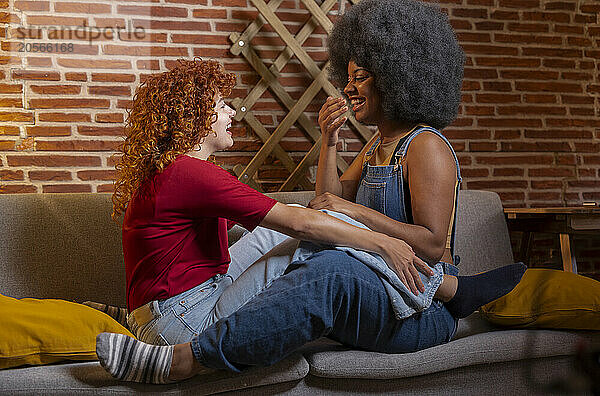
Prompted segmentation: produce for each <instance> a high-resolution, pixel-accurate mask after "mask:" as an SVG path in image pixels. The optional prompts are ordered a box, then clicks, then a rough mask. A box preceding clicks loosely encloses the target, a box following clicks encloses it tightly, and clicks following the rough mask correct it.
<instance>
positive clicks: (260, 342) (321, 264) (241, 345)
mask: <svg viewBox="0 0 600 396" xmlns="http://www.w3.org/2000/svg"><path fill="white" fill-rule="evenodd" d="M457 324H458V321H457V320H455V319H454V318H453V317H452V315H451V314H450V313H449V312H448V310H447V309H446V308H445V307H444V305H443V304H442V303H440V302H439V301H433V302H432V304H431V306H430V307H429V308H428V309H427V310H425V311H423V312H420V313H417V314H414V315H413V316H411V317H409V318H407V319H404V320H396V319H395V317H394V312H393V309H392V306H391V304H390V300H389V297H388V294H387V293H386V291H385V289H384V288H383V286H382V283H381V280H380V279H379V278H378V276H377V275H376V274H375V272H373V271H372V270H371V269H369V268H368V267H367V266H365V265H364V264H363V263H361V262H360V261H358V260H356V259H354V258H353V257H351V256H349V255H347V254H346V253H345V252H342V251H336V250H325V251H321V252H319V253H317V254H315V255H313V256H312V257H311V258H309V259H307V260H306V261H303V262H294V263H293V264H292V265H290V266H289V267H288V270H287V271H286V273H285V274H284V275H283V276H281V277H279V278H277V279H275V280H274V281H273V282H272V284H271V286H270V287H269V288H267V289H266V290H265V291H264V292H262V293H261V294H259V295H258V296H256V297H255V298H253V299H252V300H250V301H249V302H248V303H247V304H246V305H244V306H243V307H241V308H240V309H239V310H237V311H236V312H234V313H233V314H232V315H229V316H228V317H225V318H222V319H220V320H219V321H217V322H216V323H214V324H213V325H211V326H209V327H208V328H207V329H206V330H204V331H203V332H202V333H200V334H199V335H198V336H196V337H194V338H193V340H192V343H191V345H192V351H193V353H194V356H195V358H196V359H197V360H198V361H199V362H200V363H201V364H202V365H204V366H206V367H211V368H215V369H226V370H231V371H235V372H238V371H240V370H242V369H244V368H245V367H248V366H267V365H271V364H274V363H276V362H277V361H279V360H281V359H283V358H284V357H286V356H287V355H289V354H291V353H292V352H294V351H295V350H296V349H298V348H300V347H301V346H303V345H304V344H306V343H307V342H310V341H313V340H316V339H318V338H320V337H322V336H328V337H329V338H332V339H334V340H337V341H339V342H341V343H343V344H346V345H349V346H352V347H354V348H360V349H365V350H369V351H376V352H386V353H404V352H413V351H417V350H421V349H425V348H429V347H432V346H434V345H438V344H442V343H444V342H448V341H450V340H451V338H452V336H453V335H454V333H455V331H456V327H457Z"/></svg>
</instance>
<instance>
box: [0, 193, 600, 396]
mask: <svg viewBox="0 0 600 396" xmlns="http://www.w3.org/2000/svg"><path fill="white" fill-rule="evenodd" d="M313 194H314V193H312V192H294V193H277V194H272V196H273V197H275V198H276V199H278V200H280V201H282V202H297V203H302V204H306V203H307V202H308V201H309V200H310V198H311V197H312V196H313ZM110 210H111V203H110V195H108V194H41V195H36V194H22V195H21V194H18V195H3V196H0V293H2V294H5V295H8V296H12V297H17V298H21V297H35V298H62V299H67V300H74V301H78V302H81V301H84V300H93V301H100V302H106V303H109V304H113V305H120V306H123V305H124V301H125V296H124V289H125V288H124V285H125V279H124V269H123V263H122V261H123V258H122V252H121V240H120V229H119V226H118V225H117V224H115V223H114V222H112V220H111V219H110ZM458 216H459V217H458V219H459V220H458V223H457V240H456V253H457V254H459V255H460V256H461V262H460V265H459V268H460V269H461V273H462V274H472V273H476V272H479V271H483V270H486V269H490V268H494V267H497V266H500V265H504V264H507V263H511V262H512V261H513V260H512V251H511V247H510V241H509V236H508V231H507V228H506V223H505V221H504V215H503V213H502V205H501V203H500V200H499V198H498V196H497V195H496V194H494V193H490V192H484V191H461V193H460V205H459V209H458ZM239 233H240V230H239V228H238V229H233V230H232V231H231V235H230V237H231V239H232V240H235V239H236V238H237V237H239ZM0 320H1V318H0ZM0 336H1V335H0ZM582 341H584V342H592V343H594V342H595V343H599V342H600V333H597V332H569V331H551V330H527V331H526V330H502V329H498V328H495V327H493V326H491V325H490V324H488V323H487V322H486V321H485V320H483V319H482V318H480V317H479V316H478V314H477V313H475V314H473V315H471V316H470V317H468V318H466V319H463V320H461V321H460V324H459V329H458V332H457V334H456V337H455V339H454V340H453V341H451V342H450V343H448V344H445V345H439V346H436V347H433V348H430V349H426V350H423V351H419V352H415V353H407V354H399V355H388V354H382V353H372V352H365V351H358V350H351V349H348V348H345V347H343V346H341V345H339V344H336V343H334V342H332V341H328V340H326V339H322V340H319V341H317V342H315V343H312V344H310V345H307V346H306V347H305V348H303V349H302V350H300V351H298V352H297V353H295V354H294V355H292V356H289V357H288V358H286V359H285V360H283V361H281V362H279V363H278V364H276V365H274V366H271V367H266V368H255V369H251V370H248V371H246V372H244V373H242V374H238V375H235V374H231V373H226V372H222V373H218V374H216V375H210V376H199V377H196V378H193V379H191V380H188V381H185V382H182V383H178V384H171V385H143V384H129V383H122V382H118V381H116V380H114V379H112V378H111V377H110V375H109V374H107V373H106V372H105V371H104V370H103V369H102V368H101V367H100V365H99V363H98V362H84V363H59V364H54V365H49V366H35V367H21V368H14V369H7V370H0V394H11V395H13V394H124V393H125V394H127V393H148V394H152V393H161V394H194V395H204V394H214V393H223V394H228V393H236V394H242V395H264V394H288V393H289V394H310V395H315V394H380V393H382V394H383V393H387V394H396V395H398V394H415V395H416V394H418V395H423V394H478V395H481V394H500V393H509V392H513V393H514V394H536V393H539V392H544V391H545V388H544V387H543V384H544V383H549V382H550V381H552V380H555V379H557V378H563V377H567V376H571V375H572V374H573V371H574V369H573V367H574V364H573V363H574V355H575V353H576V346H577V345H578V343H580V342H582Z"/></svg>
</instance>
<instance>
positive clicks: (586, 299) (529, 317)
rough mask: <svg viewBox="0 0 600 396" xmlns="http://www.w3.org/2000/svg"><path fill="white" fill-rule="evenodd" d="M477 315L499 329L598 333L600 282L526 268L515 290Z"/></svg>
mask: <svg viewBox="0 0 600 396" xmlns="http://www.w3.org/2000/svg"><path fill="white" fill-rule="evenodd" d="M480 313H481V314H483V316H484V317H485V318H487V319H488V320H489V321H490V322H492V323H494V324H497V325H501V326H514V327H523V328H527V327H530V328H533V327H535V328H546V329H575V330H600V282H598V281H597V280H594V279H591V278H587V277H585V276H581V275H577V274H573V273H571V272H564V271H557V270H551V269H541V268H533V269H528V270H527V271H525V275H523V278H522V279H521V282H519V284H518V285H517V287H515V288H514V289H513V290H512V291H511V292H510V293H508V294H507V295H505V296H504V297H501V298H499V299H497V300H495V301H492V302H491V303H489V304H486V305H484V306H483V307H481V309H480Z"/></svg>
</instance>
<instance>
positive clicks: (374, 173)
mask: <svg viewBox="0 0 600 396" xmlns="http://www.w3.org/2000/svg"><path fill="white" fill-rule="evenodd" d="M426 131H428V132H431V133H434V134H436V135H437V136H439V137H440V138H441V139H442V140H443V141H444V142H445V143H446V144H447V145H448V147H450V151H451V152H452V155H453V157H454V161H455V163H456V178H457V180H458V183H457V184H456V190H455V195H454V209H455V210H454V220H453V222H452V235H451V242H450V250H451V254H452V257H453V261H454V264H455V265H458V264H459V261H460V258H459V257H458V256H455V255H454V234H455V232H454V231H455V229H456V213H457V211H456V208H457V207H458V190H459V189H460V183H461V181H462V178H461V176H460V166H459V164H458V159H457V158H456V153H455V152H454V149H453V148H452V145H451V144H450V142H448V140H447V139H446V138H445V137H444V136H443V135H442V134H441V133H440V132H438V131H437V130H436V129H434V128H432V127H426V126H418V127H416V128H415V130H413V131H412V132H411V133H410V134H409V135H408V137H407V139H406V140H405V141H404V143H402V145H401V146H400V147H399V148H397V149H396V150H397V151H396V152H395V153H394V154H393V156H392V160H391V161H390V165H378V166H374V165H370V164H369V160H370V159H371V157H372V156H373V155H374V154H375V150H377V147H378V146H379V143H380V142H381V139H380V138H377V139H376V140H375V142H374V143H373V144H372V145H371V147H370V148H369V150H368V151H367V152H366V154H365V157H364V162H363V169H362V173H361V176H360V180H359V184H358V190H357V192H356V200H355V202H356V203H358V204H361V205H364V206H366V207H368V208H371V209H374V210H376V211H378V212H380V213H383V214H384V215H386V216H388V217H390V218H392V219H394V220H396V221H399V222H402V223H408V216H407V214H406V202H404V198H405V191H404V189H405V188H408V186H407V185H405V183H404V175H403V173H402V165H401V164H402V158H403V157H404V156H405V155H406V152H407V151H408V146H409V145H410V143H411V142H412V140H413V139H414V138H415V137H416V136H417V135H419V134H421V133H423V132H426ZM443 264H444V272H445V273H447V274H450V275H456V274H457V273H458V268H457V267H455V266H454V265H451V264H447V263H443Z"/></svg>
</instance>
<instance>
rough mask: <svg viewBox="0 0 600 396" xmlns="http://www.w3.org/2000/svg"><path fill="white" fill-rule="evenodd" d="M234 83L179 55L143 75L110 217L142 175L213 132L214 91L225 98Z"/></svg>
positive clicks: (217, 69)
mask: <svg viewBox="0 0 600 396" xmlns="http://www.w3.org/2000/svg"><path fill="white" fill-rule="evenodd" d="M234 86H235V75H234V74H233V73H227V72H225V70H224V68H223V66H222V65H221V64H220V63H218V62H216V61H212V60H202V59H194V60H183V59H180V60H179V65H178V66H177V67H175V68H173V69H172V70H170V71H167V72H163V73H159V74H154V75H151V76H149V77H148V78H147V79H146V80H145V81H144V82H143V83H142V84H141V85H140V86H139V87H138V88H137V90H136V92H135V95H134V97H133V105H132V108H131V111H130V112H129V115H128V117H127V120H126V121H125V131H126V134H127V137H126V138H125V142H124V143H123V144H122V146H121V148H120V149H121V150H120V151H121V152H122V156H121V159H120V161H119V163H118V164H117V165H116V169H117V171H118V177H117V180H116V181H115V191H114V193H113V196H112V201H113V213H112V217H113V219H115V220H116V219H117V218H118V217H119V216H120V215H121V213H123V212H124V211H125V209H126V208H127V204H128V203H129V201H130V200H131V197H132V196H133V195H134V194H135V192H136V191H137V190H138V189H139V188H140V186H141V185H142V184H143V182H144V181H145V180H146V179H148V178H149V177H151V176H152V175H154V174H155V173H156V172H162V171H163V170H164V169H165V168H166V167H167V166H168V165H169V164H170V163H171V162H173V161H174V160H175V158H177V156H178V155H181V154H185V153H187V152H189V151H191V150H193V149H194V147H196V146H197V145H198V144H200V143H201V142H202V140H203V138H204V137H206V136H208V134H209V133H211V132H213V130H212V127H211V125H212V122H213V120H214V119H215V118H216V112H215V110H214V106H215V95H216V93H217V92H218V93H220V94H221V95H222V96H223V97H226V96H229V95H230V94H231V90H232V89H233V87H234Z"/></svg>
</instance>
